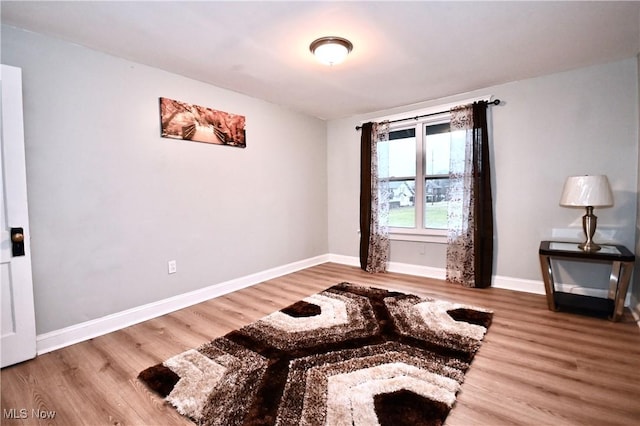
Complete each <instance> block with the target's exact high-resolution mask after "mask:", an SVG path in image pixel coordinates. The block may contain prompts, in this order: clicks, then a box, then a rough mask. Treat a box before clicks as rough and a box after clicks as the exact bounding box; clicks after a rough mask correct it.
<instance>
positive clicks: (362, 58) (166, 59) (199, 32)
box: [0, 0, 640, 119]
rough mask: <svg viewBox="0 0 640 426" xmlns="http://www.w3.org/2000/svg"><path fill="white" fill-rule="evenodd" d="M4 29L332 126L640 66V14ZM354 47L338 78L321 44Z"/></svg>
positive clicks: (72, 16) (187, 20)
mask: <svg viewBox="0 0 640 426" xmlns="http://www.w3.org/2000/svg"><path fill="white" fill-rule="evenodd" d="M0 8H1V9H0V10H1V14H2V24H3V25H5V24H8V25H11V26H15V27H21V28H25V29H28V30H32V31H35V32H39V33H43V34H48V35H52V36H56V37H59V38H62V39H65V40H68V41H72V42H75V43H78V44H82V45H84V46H87V47H90V48H93V49H96V50H100V51H103V52H107V53H110V54H112V55H115V56H119V57H122V58H126V59H129V60H132V61H135V62H138V63H142V64H146V65H150V66H153V67H157V68H161V69H164V70H167V71H171V72H174V73H177V74H180V75H183V76H187V77H191V78H194V79H197V80H201V81H204V82H207V83H211V84H213V85H215V86H218V87H223V88H226V89H230V90H233V91H236V92H240V93H244V94H247V95H250V96H253V97H256V98H261V99H264V100H267V101H270V102H273V103H276V104H280V105H284V106H287V107H289V108H291V109H294V110H297V111H300V112H303V113H306V114H310V115H313V116H316V117H320V118H324V119H332V118H340V117H346V116H351V115H355V114H360V113H367V112H373V111H380V110H383V109H388V108H392V107H396V106H402V105H409V104H413V103H416V102H420V101H425V100H431V99H437V98H440V97H444V96H448V95H453V94H458V93H464V92H467V91H471V90H475V89H481V88H485V87H489V86H492V85H496V84H502V83H506V82H509V81H515V80H521V79H524V78H529V77H535V76H539V75H544V74H550V73H554V72H559V71H565V70H569V69H573V68H578V67H584V66H588V65H592V64H597V63H603V62H609V61H615V60H620V59H625V58H630V57H633V56H635V55H636V54H637V53H638V52H639V51H640V2H610V1H608V2H567V1H565V2H323V1H315V2H304V1H298V2H270V1H260V2H213V1H196V2H185V1H155V2H149V1H138V2H93V1H92V2H88V1H87V2H85V1H80V2H78V1H73V2H57V1H46V2H31V1H27V2H25V1H21V2H13V1H5V0H3V1H2V3H1V5H0ZM327 35H338V36H341V37H345V38H348V39H349V40H351V42H352V43H353V44H354V49H353V52H352V53H351V54H350V55H349V57H348V58H347V60H346V62H344V63H342V64H340V65H336V66H334V67H327V66H325V65H322V64H320V63H318V62H316V60H315V59H314V58H313V57H312V55H311V54H310V52H309V44H310V43H311V42H312V41H313V40H314V39H316V38H318V37H322V36H327Z"/></svg>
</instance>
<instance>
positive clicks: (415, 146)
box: [378, 113, 451, 243]
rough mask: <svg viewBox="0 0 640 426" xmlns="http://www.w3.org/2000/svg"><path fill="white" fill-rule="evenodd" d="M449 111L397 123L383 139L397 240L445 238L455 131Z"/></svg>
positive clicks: (391, 219)
mask: <svg viewBox="0 0 640 426" xmlns="http://www.w3.org/2000/svg"><path fill="white" fill-rule="evenodd" d="M449 120H450V118H449V113H443V114H439V115H436V116H430V117H425V118H424V119H422V120H417V121H412V122H410V123H407V122H404V123H397V124H395V125H392V126H391V127H390V129H389V140H388V141H385V142H380V143H379V144H378V153H379V155H380V156H383V155H388V164H389V170H388V175H389V233H390V237H391V238H392V239H396V240H408V241H427V242H443V243H444V242H446V232H447V216H448V199H447V197H448V188H449V152H450V140H451V133H450V131H449Z"/></svg>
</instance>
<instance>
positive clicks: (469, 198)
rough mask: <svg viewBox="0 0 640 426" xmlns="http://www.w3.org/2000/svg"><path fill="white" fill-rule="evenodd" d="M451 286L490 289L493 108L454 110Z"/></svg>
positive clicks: (484, 105)
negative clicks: (489, 125)
mask: <svg viewBox="0 0 640 426" xmlns="http://www.w3.org/2000/svg"><path fill="white" fill-rule="evenodd" d="M450 155H451V157H450V168H449V173H450V175H449V191H450V192H449V208H448V209H449V211H448V215H449V218H448V222H449V225H448V227H449V231H448V234H447V275H446V277H447V281H450V282H454V283H458V284H462V285H463V286H466V287H490V286H491V275H492V268H493V209H492V196H491V173H490V165H489V141H488V133H487V102H484V101H483V102H476V103H474V104H473V105H467V106H463V107H458V108H455V109H453V110H451V154H450Z"/></svg>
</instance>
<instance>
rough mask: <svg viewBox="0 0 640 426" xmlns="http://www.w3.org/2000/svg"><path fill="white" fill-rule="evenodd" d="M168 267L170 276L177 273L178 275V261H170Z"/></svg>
mask: <svg viewBox="0 0 640 426" xmlns="http://www.w3.org/2000/svg"><path fill="white" fill-rule="evenodd" d="M167 266H168V268H169V273H170V274H175V273H176V271H177V270H178V265H177V264H176V261H175V260H170V261H169V262H168V263H167Z"/></svg>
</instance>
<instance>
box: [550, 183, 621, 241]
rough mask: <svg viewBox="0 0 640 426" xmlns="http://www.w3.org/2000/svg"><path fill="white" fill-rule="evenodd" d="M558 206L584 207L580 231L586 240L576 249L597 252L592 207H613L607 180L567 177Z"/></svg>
mask: <svg viewBox="0 0 640 426" xmlns="http://www.w3.org/2000/svg"><path fill="white" fill-rule="evenodd" d="M560 205H561V206H563V207H586V209H587V213H586V214H585V215H584V216H582V229H583V230H584V235H585V236H586V238H587V240H586V241H585V242H584V243H582V244H579V245H578V247H579V248H580V249H581V250H584V251H598V250H600V246H599V245H598V244H596V243H594V242H593V235H594V234H595V233H596V225H597V224H598V218H597V217H596V216H595V215H594V214H593V208H594V207H610V206H612V205H613V194H612V193H611V186H610V185H609V180H608V179H607V177H606V176H605V175H598V176H589V175H587V176H569V177H568V178H567V180H566V181H565V183H564V189H563V190H562V197H560Z"/></svg>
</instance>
